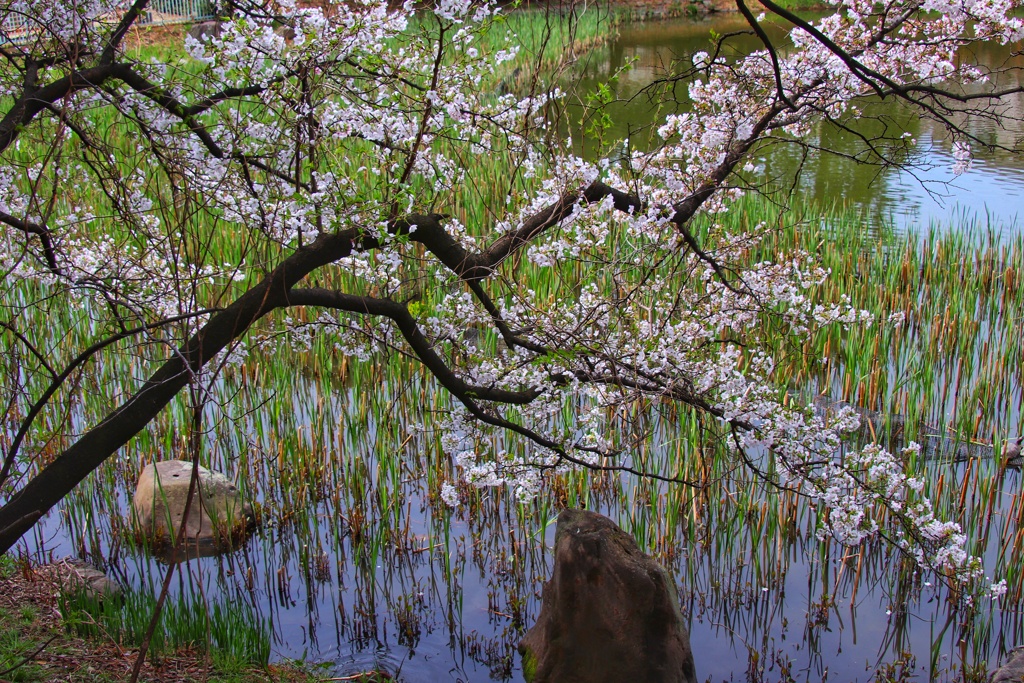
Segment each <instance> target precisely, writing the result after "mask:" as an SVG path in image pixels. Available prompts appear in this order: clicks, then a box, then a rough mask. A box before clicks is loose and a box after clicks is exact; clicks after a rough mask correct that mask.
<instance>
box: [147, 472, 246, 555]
mask: <svg viewBox="0 0 1024 683" xmlns="http://www.w3.org/2000/svg"><path fill="white" fill-rule="evenodd" d="M191 478H192V463H190V462H186V461H183V460H165V461H163V462H158V463H155V464H154V463H151V464H149V465H147V466H146V468H145V469H144V470H142V476H140V477H139V483H138V485H137V486H136V487H135V498H134V500H133V507H134V508H135V516H136V520H137V522H138V525H139V530H140V532H141V533H142V535H143V536H144V537H145V538H147V539H149V540H150V541H151V542H152V543H153V545H154V547H155V548H156V549H157V550H158V551H159V550H161V549H163V548H168V547H170V546H171V545H173V543H172V542H173V541H174V539H175V538H177V534H178V530H179V529H180V528H181V524H182V517H183V515H184V512H185V501H186V500H187V499H188V489H189V483H190V481H191ZM252 519H253V512H252V508H251V507H249V506H248V505H246V504H245V503H244V502H243V501H242V497H241V495H240V493H239V491H238V487H236V486H235V485H234V484H232V483H231V481H230V480H229V479H228V478H227V477H225V476H224V475H223V474H220V473H218V472H211V471H210V470H208V469H206V468H205V467H200V468H199V481H198V482H197V487H196V492H195V494H194V495H193V497H192V505H191V507H190V508H189V514H188V519H187V520H185V541H186V551H187V554H188V555H191V556H195V555H201V556H202V555H210V554H216V553H219V552H224V551H226V550H229V549H231V548H233V547H237V545H238V543H239V542H241V540H242V539H244V537H245V535H246V533H247V531H248V530H249V529H250V528H251V525H252ZM168 559H179V558H173V557H169V558H168Z"/></svg>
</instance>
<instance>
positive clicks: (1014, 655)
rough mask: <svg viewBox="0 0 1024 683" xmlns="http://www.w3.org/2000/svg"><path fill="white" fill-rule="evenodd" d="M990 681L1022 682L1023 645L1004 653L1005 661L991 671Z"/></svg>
mask: <svg viewBox="0 0 1024 683" xmlns="http://www.w3.org/2000/svg"><path fill="white" fill-rule="evenodd" d="M991 681H992V683H1024V647H1015V648H1013V649H1012V650H1010V651H1009V652H1007V653H1006V661H1005V662H1003V665H1002V666H1001V667H999V668H998V669H996V670H995V671H993V672H992V678H991Z"/></svg>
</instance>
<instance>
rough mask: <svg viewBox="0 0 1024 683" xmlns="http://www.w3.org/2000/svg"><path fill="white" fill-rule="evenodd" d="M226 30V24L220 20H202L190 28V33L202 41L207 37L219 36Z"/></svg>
mask: <svg viewBox="0 0 1024 683" xmlns="http://www.w3.org/2000/svg"><path fill="white" fill-rule="evenodd" d="M223 32H224V24H223V23H221V22H219V21H200V22H197V23H195V24H192V26H191V27H190V28H189V29H188V34H189V35H190V36H192V37H193V38H195V39H196V40H198V41H200V42H202V41H203V40H204V39H206V38H208V37H209V38H217V37H219V36H220V34H221V33H223Z"/></svg>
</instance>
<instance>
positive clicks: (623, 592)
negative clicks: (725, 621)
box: [519, 510, 697, 683]
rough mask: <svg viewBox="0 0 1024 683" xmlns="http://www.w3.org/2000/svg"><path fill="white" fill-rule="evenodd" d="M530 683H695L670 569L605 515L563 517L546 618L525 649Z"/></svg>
mask: <svg viewBox="0 0 1024 683" xmlns="http://www.w3.org/2000/svg"><path fill="white" fill-rule="evenodd" d="M519 652H520V653H521V654H522V656H523V673H524V675H525V677H526V680H527V681H530V683H555V682H557V683H621V682H622V681H644V682H645V683H694V682H695V681H696V678H697V674H696V672H695V670H694V666H693V653H692V651H691V650H690V636H689V634H688V633H687V631H686V627H685V626H684V622H683V614H682V611H681V609H680V606H679V597H678V594H677V592H676V587H675V584H674V583H673V581H672V577H671V576H670V575H669V573H668V572H667V571H665V569H664V567H662V566H661V565H659V564H658V563H657V562H655V561H654V560H653V559H651V558H650V557H648V556H647V555H645V554H644V553H642V552H641V551H640V549H639V547H637V544H636V541H635V540H633V537H632V536H630V535H629V534H627V533H626V532H624V531H623V530H622V529H620V528H619V527H618V526H616V524H615V523H614V522H612V521H611V520H610V519H608V518H607V517H605V516H603V515H599V514H597V513H595V512H589V511H586V510H566V511H564V512H563V513H562V514H561V515H559V516H558V528H557V532H556V534H555V563H554V569H553V571H552V574H551V579H550V580H549V581H548V582H547V583H546V584H545V585H544V595H543V600H542V604H541V611H540V616H539V617H538V618H537V623H536V624H535V625H534V626H533V628H531V629H530V630H529V631H528V632H527V633H526V636H525V637H524V638H523V641H522V642H521V643H520V645H519Z"/></svg>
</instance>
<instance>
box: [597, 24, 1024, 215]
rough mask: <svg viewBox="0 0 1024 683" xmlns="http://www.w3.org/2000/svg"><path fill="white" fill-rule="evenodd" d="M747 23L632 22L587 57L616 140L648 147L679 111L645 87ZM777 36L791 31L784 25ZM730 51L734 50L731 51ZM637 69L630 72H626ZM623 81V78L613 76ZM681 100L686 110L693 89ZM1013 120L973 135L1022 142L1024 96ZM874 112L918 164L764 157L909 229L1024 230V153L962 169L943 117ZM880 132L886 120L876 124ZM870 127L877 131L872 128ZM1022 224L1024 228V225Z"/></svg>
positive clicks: (992, 49) (1017, 98)
mask: <svg viewBox="0 0 1024 683" xmlns="http://www.w3.org/2000/svg"><path fill="white" fill-rule="evenodd" d="M745 28H746V24H745V22H744V20H743V18H742V17H740V16H739V15H738V14H727V15H713V17H712V18H709V19H706V20H702V21H690V20H678V19H676V20H667V21H660V22H656V23H642V24H635V25H631V26H626V27H624V28H623V29H622V31H621V32H620V34H619V37H618V39H616V40H614V41H611V42H610V43H608V44H607V45H604V46H601V47H598V48H597V49H595V50H594V51H593V52H591V53H590V54H588V55H587V56H586V57H585V58H584V59H583V60H582V61H583V62H584V64H583V68H582V74H583V82H582V90H583V92H593V91H594V90H595V89H596V88H597V86H598V84H599V83H607V84H608V85H609V87H610V90H611V92H612V93H613V95H614V97H615V101H614V102H613V103H612V104H611V105H610V106H609V107H608V113H609V116H610V120H611V124H612V125H611V128H610V129H609V130H608V131H607V134H606V137H607V138H608V139H610V140H620V139H626V138H629V139H630V140H631V141H632V144H634V145H638V146H642V145H643V140H644V138H645V137H646V136H647V135H648V134H649V132H650V131H649V130H648V128H647V127H648V126H649V125H650V124H651V123H652V121H654V120H656V116H659V115H660V117H664V115H665V114H666V113H670V112H671V111H673V110H674V109H675V107H674V105H673V103H670V102H666V101H664V100H663V99H659V100H656V101H653V102H652V101H651V100H650V98H649V97H647V95H646V93H645V91H644V88H645V87H647V86H648V85H649V84H650V83H651V82H652V81H653V80H655V79H657V78H661V77H664V76H665V70H666V69H667V68H671V67H672V66H673V64H675V63H677V61H678V60H682V61H683V63H685V64H686V65H687V66H688V65H689V61H688V59H689V57H688V56H689V55H691V54H693V53H694V52H697V51H700V50H703V51H708V50H709V49H710V46H711V35H712V34H716V35H725V34H728V33H730V32H734V31H741V30H743V29H745ZM775 37H776V38H779V37H781V33H780V32H779V31H776V32H775ZM729 44H730V45H732V46H735V48H736V49H737V50H738V51H749V50H753V49H757V48H760V47H761V45H760V43H759V42H758V41H757V39H756V38H754V37H752V36H749V37H738V38H735V39H732V40H730V42H729ZM726 54H728V53H726ZM973 58H976V59H978V60H979V61H980V62H981V63H982V64H984V65H986V66H988V67H992V68H995V67H997V66H1008V67H1018V68H1019V67H1020V66H1021V65H1024V55H1021V54H1020V53H1019V52H1018V53H1017V54H1013V53H1012V51H1011V49H1010V48H1004V47H1000V46H998V45H994V44H990V45H985V46H983V47H982V48H981V49H976V50H975V51H974V55H973ZM626 67H629V68H628V70H625V71H624V69H626ZM1017 73H1018V75H1017V76H1012V77H1010V76H1005V77H1003V78H1002V79H1001V80H999V81H998V83H999V85H1000V86H1005V87H1019V86H1020V85H1022V84H1021V82H1020V80H1019V79H1020V76H1019V73H1020V72H1017ZM613 77H614V78H613ZM673 95H674V97H676V98H678V100H679V101H680V102H681V103H682V105H683V106H685V103H686V100H687V97H686V92H685V85H682V86H679V87H677V88H676V89H675V91H674V93H673ZM1004 113H1005V114H1006V116H1007V119H1006V120H1005V121H1004V122H1003V123H1002V124H997V123H996V122H995V121H992V120H972V121H971V123H970V126H969V127H968V128H969V130H970V131H971V133H972V134H974V135H976V136H977V137H978V138H979V139H981V140H984V141H985V142H986V143H988V144H991V145H993V146H1000V147H1008V148H1015V147H1018V146H1019V143H1020V140H1021V139H1024V127H1022V116H1024V94H1019V93H1018V94H1016V95H1013V96H1012V97H1011V98H1010V99H1009V100H1008V101H1007V103H1006V109H1005V110H1004ZM865 114H871V115H872V116H878V117H887V118H890V119H892V120H893V121H895V122H896V123H897V124H898V125H899V126H900V127H902V128H904V129H905V130H907V131H908V132H910V133H912V134H913V136H914V138H915V139H916V140H917V145H916V151H915V152H914V154H913V155H912V158H911V159H908V162H910V164H911V165H912V166H913V168H912V169H911V170H907V171H900V170H898V169H894V168H885V167H882V166H879V165H877V164H876V163H868V164H863V163H856V162H854V161H852V160H850V159H848V158H845V157H841V156H837V155H829V154H818V155H813V156H810V157H809V158H807V159H803V158H802V155H801V152H800V150H799V149H798V148H797V147H796V146H791V147H785V146H782V147H781V148H779V147H776V148H773V149H772V150H771V152H770V154H768V155H765V156H764V157H763V158H762V162H763V163H765V166H766V169H765V173H766V174H767V175H768V177H778V178H780V179H789V178H791V177H792V175H793V173H794V171H795V170H796V169H797V167H798V166H800V165H801V164H802V168H801V174H802V178H801V180H800V183H799V186H798V187H799V192H800V193H801V194H803V195H804V196H806V197H808V198H812V199H813V201H814V202H815V203H818V204H821V205H825V206H827V205H831V204H833V203H839V204H843V205H846V206H852V207H855V208H857V209H859V210H861V211H863V212H864V213H865V215H867V216H869V217H870V218H871V219H872V220H873V221H874V222H876V223H881V222H885V223H891V224H894V225H896V226H897V227H898V228H901V229H906V230H921V229H924V228H927V227H929V226H931V225H940V226H941V225H948V224H949V219H950V217H951V216H956V215H959V216H967V217H971V218H975V219H979V220H980V221H981V222H983V223H986V224H988V223H991V224H992V225H993V226H994V227H996V228H997V229H999V230H1011V231H1012V230H1019V229H1020V225H1021V223H1020V221H1018V220H1017V219H1018V218H1022V219H1024V215H1020V216H1019V215H1018V214H1019V212H1020V210H1021V209H1020V205H1021V197H1022V195H1024V181H1022V178H1024V158H1022V157H1021V156H1020V155H1019V154H1014V153H1011V152H1010V151H1007V150H1006V149H1001V148H998V147H997V148H995V149H991V150H981V149H979V150H976V156H975V159H974V165H973V168H972V170H971V171H970V172H968V173H964V174H962V175H959V176H957V175H955V174H954V173H953V164H954V160H953V157H952V154H951V150H950V140H948V139H947V138H946V136H945V135H944V133H943V131H942V130H941V128H940V127H939V126H938V125H937V124H936V123H935V122H933V121H926V120H920V119H918V118H916V117H912V116H910V115H909V114H908V113H907V112H906V110H905V109H903V108H902V107H900V106H899V105H898V104H897V103H894V102H892V100H891V99H890V100H889V102H888V103H886V104H885V105H878V106H877V107H876V108H875V109H874V110H873V111H872V110H868V111H866V112H865ZM874 129H877V126H876V127H875V128H874ZM862 130H863V132H865V133H867V132H868V130H872V129H862ZM810 142H811V143H812V144H819V145H820V146H821V147H822V148H825V149H832V150H836V151H837V152H840V153H841V154H843V155H853V154H855V153H858V152H861V151H862V146H861V145H858V144H857V141H856V138H855V137H854V136H853V135H852V134H849V133H845V132H842V131H840V130H839V129H837V128H835V127H832V126H828V125H826V124H821V125H819V126H818V129H817V131H816V133H815V134H813V135H812V137H811V139H810ZM1015 226H1016V227H1015Z"/></svg>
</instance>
